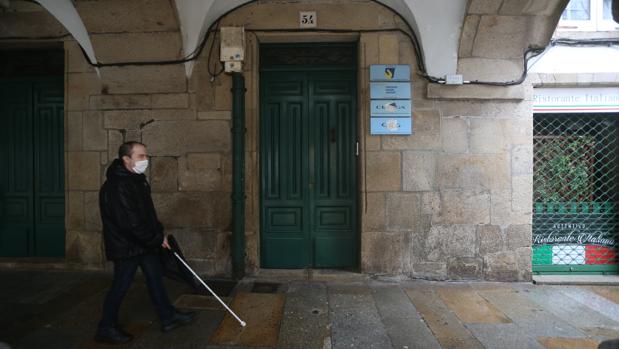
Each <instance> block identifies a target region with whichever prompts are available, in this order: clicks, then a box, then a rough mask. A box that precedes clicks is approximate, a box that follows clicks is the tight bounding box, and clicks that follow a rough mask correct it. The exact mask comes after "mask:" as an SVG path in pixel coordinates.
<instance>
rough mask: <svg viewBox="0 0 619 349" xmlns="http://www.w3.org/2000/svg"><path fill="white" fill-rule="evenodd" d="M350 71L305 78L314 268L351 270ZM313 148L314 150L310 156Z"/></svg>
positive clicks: (352, 150)
mask: <svg viewBox="0 0 619 349" xmlns="http://www.w3.org/2000/svg"><path fill="white" fill-rule="evenodd" d="M355 78H356V77H355V74H354V72H352V71H351V72H340V73H337V74H335V73H334V72H314V73H311V75H310V78H309V80H310V91H311V93H310V96H309V100H310V129H311V131H312V137H311V140H310V154H313V156H310V166H311V169H310V182H315V183H316V186H315V189H314V190H312V191H311V201H310V207H311V212H312V217H313V220H312V240H313V249H314V252H315V253H314V266H315V267H319V268H320V267H353V266H356V255H357V253H358V247H357V233H356V222H357V217H356V198H355V191H356V174H355V171H354V169H355V160H356V159H355V141H356V139H355V136H354V135H355V119H356V117H355V112H354V110H355V108H354V98H355V95H354V93H353V91H354V86H355ZM312 148H313V149H314V151H312Z"/></svg>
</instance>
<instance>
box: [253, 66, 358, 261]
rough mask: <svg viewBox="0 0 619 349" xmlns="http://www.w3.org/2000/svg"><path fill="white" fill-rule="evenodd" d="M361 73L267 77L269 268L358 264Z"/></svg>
mask: <svg viewBox="0 0 619 349" xmlns="http://www.w3.org/2000/svg"><path fill="white" fill-rule="evenodd" d="M355 79H356V76H355V73H354V71H340V72H332V71H329V72H289V71H288V72H273V71H270V72H263V73H262V75H261V91H262V92H261V95H262V98H261V105H262V108H261V110H262V112H261V211H262V213H261V258H262V266H263V267H265V268H302V267H355V266H356V265H357V255H358V242H357V232H356V222H357V217H356V212H357V211H356V196H355V195H356V194H355V193H356V172H355V161H356V159H355V154H354V151H355V147H354V146H355V141H356V140H355V136H354V135H355V99H354V98H355V92H354V91H355Z"/></svg>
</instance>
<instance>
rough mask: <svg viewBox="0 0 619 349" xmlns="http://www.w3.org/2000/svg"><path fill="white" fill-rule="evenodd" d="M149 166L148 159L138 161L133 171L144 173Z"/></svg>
mask: <svg viewBox="0 0 619 349" xmlns="http://www.w3.org/2000/svg"><path fill="white" fill-rule="evenodd" d="M147 168H148V160H142V161H136V163H135V166H134V167H133V171H134V172H135V173H139V174H142V173H144V171H146V169H147Z"/></svg>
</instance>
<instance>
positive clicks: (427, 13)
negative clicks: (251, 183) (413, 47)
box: [175, 0, 467, 76]
mask: <svg viewBox="0 0 619 349" xmlns="http://www.w3.org/2000/svg"><path fill="white" fill-rule="evenodd" d="M175 1H176V7H177V10H178V18H179V22H180V23H179V24H180V28H181V33H182V37H183V50H184V52H185V54H186V55H187V54H190V53H192V52H194V51H195V50H196V48H197V47H198V45H199V44H200V42H201V41H202V39H203V38H204V35H205V34H206V31H207V30H208V28H209V27H210V26H211V25H212V24H213V23H214V22H215V21H216V20H217V19H218V18H220V17H221V16H223V15H224V14H226V13H227V12H229V11H231V10H233V9H235V8H237V7H238V6H241V5H243V4H246V3H249V2H252V0H175ZM376 2H378V3H381V4H383V5H385V6H387V7H389V8H391V9H393V10H394V11H395V12H397V13H398V14H399V15H400V16H402V18H404V20H406V22H407V23H408V24H409V25H410V27H411V29H412V30H413V31H414V32H415V34H416V35H417V37H418V38H419V41H420V45H421V48H422V54H423V55H424V59H425V62H426V69H427V73H428V74H429V75H433V76H444V75H445V74H453V73H455V72H456V67H457V60H458V44H459V39H460V31H461V27H462V22H463V18H464V14H465V10H466V3H467V0H434V1H427V0H377V1H376ZM437 37H440V38H441V39H440V40H435V39H434V38H437ZM186 64H187V66H186V67H187V69H186V70H187V73H188V74H190V73H191V69H192V68H191V64H192V63H191V62H188V63H186Z"/></svg>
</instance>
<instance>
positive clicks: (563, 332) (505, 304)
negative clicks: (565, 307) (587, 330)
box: [479, 288, 586, 338]
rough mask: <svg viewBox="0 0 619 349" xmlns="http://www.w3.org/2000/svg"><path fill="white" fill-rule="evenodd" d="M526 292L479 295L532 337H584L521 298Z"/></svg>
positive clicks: (566, 324) (565, 323)
mask: <svg viewBox="0 0 619 349" xmlns="http://www.w3.org/2000/svg"><path fill="white" fill-rule="evenodd" d="M527 292H528V290H524V291H520V290H515V289H511V288H505V289H489V290H484V291H479V294H480V296H482V297H484V298H485V299H487V300H488V301H490V302H491V303H492V304H494V305H495V306H496V307H497V308H498V309H500V310H501V311H502V312H503V313H504V314H505V315H507V316H508V317H509V318H510V319H511V320H512V321H513V322H514V323H515V324H516V325H517V326H518V327H519V328H521V329H523V330H524V332H526V333H528V334H530V335H531V336H533V337H572V338H583V337H586V335H585V334H584V333H583V332H581V331H580V330H579V329H578V328H576V327H574V326H572V325H570V324H569V323H567V322H566V321H563V320H562V319H560V318H558V317H556V316H554V315H553V314H552V313H551V312H548V311H546V310H544V309H543V308H542V307H541V306H540V305H538V304H536V303H534V302H533V301H531V300H530V299H528V298H527V297H526V296H523V293H525V294H526V293H527Z"/></svg>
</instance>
